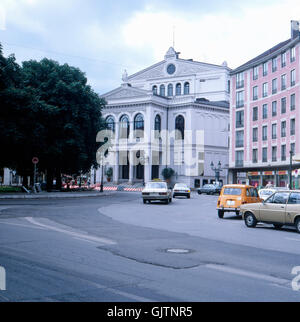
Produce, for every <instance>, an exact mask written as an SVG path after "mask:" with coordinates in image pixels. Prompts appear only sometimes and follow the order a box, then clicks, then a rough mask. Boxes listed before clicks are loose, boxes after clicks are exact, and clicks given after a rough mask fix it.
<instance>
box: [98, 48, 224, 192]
mask: <svg viewBox="0 0 300 322" xmlns="http://www.w3.org/2000/svg"><path fill="white" fill-rule="evenodd" d="M229 73H230V69H229V68H228V67H227V64H226V62H224V63H223V64H222V65H213V64H208V63H202V62H197V61H193V60H192V59H181V58H179V53H178V52H176V51H175V50H174V48H173V47H171V48H170V49H169V50H168V52H167V53H166V55H165V57H164V60H162V61H160V62H159V63H156V64H154V65H152V66H150V67H148V68H146V69H143V70H141V71H139V72H137V73H135V74H133V75H131V76H128V75H127V72H126V71H125V72H124V74H123V77H122V80H123V83H122V85H121V86H120V87H119V88H116V89H114V90H112V91H110V92H108V93H106V94H104V95H102V97H103V98H104V99H105V100H106V102H107V105H106V107H105V108H104V109H103V117H104V118H105V120H106V123H107V127H108V128H109V129H111V130H112V131H113V132H114V135H115V140H114V141H113V142H114V143H113V144H112V146H111V148H110V152H109V156H108V157H106V158H105V159H104V162H103V164H104V168H105V169H107V168H109V167H111V168H112V169H113V182H114V183H129V184H133V183H138V182H140V183H142V182H147V181H149V180H151V179H157V178H162V174H161V173H162V170H163V169H164V168H165V167H170V168H172V169H174V171H175V176H174V180H175V181H176V182H185V183H187V184H188V185H189V186H190V187H199V186H202V185H203V184H205V183H211V182H213V181H215V171H214V170H213V169H212V167H211V164H212V163H213V164H214V166H215V167H216V166H217V165H218V164H219V163H220V164H221V168H222V171H221V174H220V181H222V182H223V183H225V182H226V181H227V168H228V158H229V155H228V151H229V150H228V149H229V138H228V137H229V96H230V76H229ZM135 130H139V132H138V134H136V132H135ZM154 130H155V131H156V132H154ZM175 130H177V133H175ZM153 132H154V134H153ZM178 133H179V135H178ZM191 160H193V162H190V161H191ZM100 172H102V170H98V173H97V174H95V176H94V177H95V178H96V180H97V182H99V178H100V177H101V175H100Z"/></svg>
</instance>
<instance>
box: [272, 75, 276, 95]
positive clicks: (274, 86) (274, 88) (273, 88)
mask: <svg viewBox="0 0 300 322" xmlns="http://www.w3.org/2000/svg"><path fill="white" fill-rule="evenodd" d="M276 93H277V78H275V79H273V80H272V94H276Z"/></svg>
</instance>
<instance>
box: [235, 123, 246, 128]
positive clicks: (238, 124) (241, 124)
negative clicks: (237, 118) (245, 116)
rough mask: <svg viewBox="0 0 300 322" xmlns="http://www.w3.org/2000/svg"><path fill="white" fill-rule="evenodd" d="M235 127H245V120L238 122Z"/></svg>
mask: <svg viewBox="0 0 300 322" xmlns="http://www.w3.org/2000/svg"><path fill="white" fill-rule="evenodd" d="M235 127H236V128H240V127H244V122H236V123H235Z"/></svg>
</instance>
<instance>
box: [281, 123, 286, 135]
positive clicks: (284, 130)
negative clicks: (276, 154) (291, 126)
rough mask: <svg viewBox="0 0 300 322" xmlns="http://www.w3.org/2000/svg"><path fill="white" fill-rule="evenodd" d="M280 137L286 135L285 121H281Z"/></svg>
mask: <svg viewBox="0 0 300 322" xmlns="http://www.w3.org/2000/svg"><path fill="white" fill-rule="evenodd" d="M281 137H282V138H285V137H286V121H283V122H281Z"/></svg>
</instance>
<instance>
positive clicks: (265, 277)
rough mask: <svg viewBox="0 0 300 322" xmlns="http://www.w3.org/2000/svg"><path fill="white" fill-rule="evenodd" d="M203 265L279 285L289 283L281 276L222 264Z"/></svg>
mask: <svg viewBox="0 0 300 322" xmlns="http://www.w3.org/2000/svg"><path fill="white" fill-rule="evenodd" d="M205 267H207V268H210V269H214V270H217V271H221V272H225V273H230V274H235V275H240V276H245V277H251V278H255V279H260V280H264V281H267V282H270V283H274V284H279V285H286V284H290V283H291V281H290V280H286V279H283V278H278V277H273V276H270V275H265V274H260V273H254V272H250V271H246V270H242V269H238V268H233V267H228V266H223V265H216V264H207V265H205Z"/></svg>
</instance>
